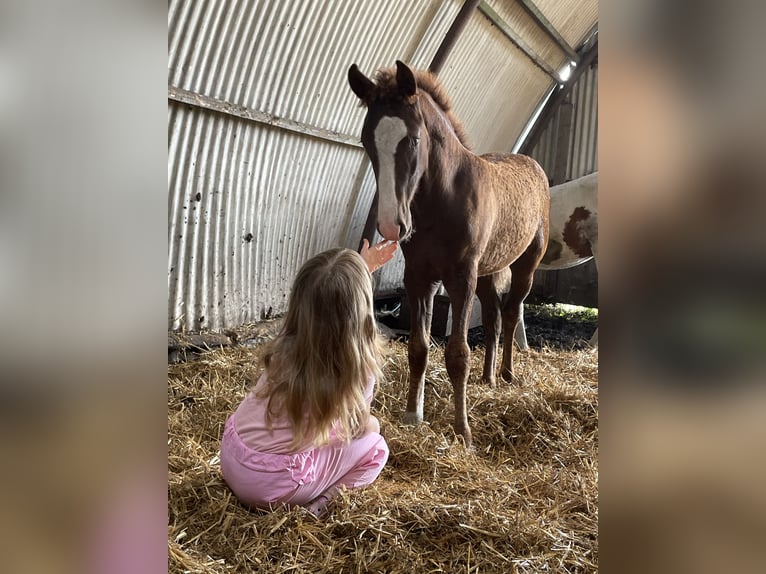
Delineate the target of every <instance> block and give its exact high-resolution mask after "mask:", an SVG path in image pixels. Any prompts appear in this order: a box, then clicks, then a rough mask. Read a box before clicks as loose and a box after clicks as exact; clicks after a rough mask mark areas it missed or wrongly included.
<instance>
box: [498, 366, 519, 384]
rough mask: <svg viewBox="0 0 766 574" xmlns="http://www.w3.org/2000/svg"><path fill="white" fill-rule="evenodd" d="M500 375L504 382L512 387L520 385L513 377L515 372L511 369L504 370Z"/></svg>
mask: <svg viewBox="0 0 766 574" xmlns="http://www.w3.org/2000/svg"><path fill="white" fill-rule="evenodd" d="M500 375H501V376H502V377H503V380H504V381H506V382H508V383H511V384H512V385H513V384H518V383H520V381H519V380H518V379H517V378H516V377H514V376H513V371H511V370H510V369H503V370H502V371H501V373H500Z"/></svg>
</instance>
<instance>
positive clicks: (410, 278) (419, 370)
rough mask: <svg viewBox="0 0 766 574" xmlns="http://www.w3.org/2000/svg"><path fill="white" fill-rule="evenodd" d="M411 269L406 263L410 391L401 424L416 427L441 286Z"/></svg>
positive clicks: (419, 415)
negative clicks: (432, 322)
mask: <svg viewBox="0 0 766 574" xmlns="http://www.w3.org/2000/svg"><path fill="white" fill-rule="evenodd" d="M409 270H410V266H409V265H407V264H406V263H405V270H404V286H405V288H406V289H407V299H408V301H409V304H410V339H409V343H408V344H407V355H408V359H409V364H410V390H409V393H408V395H407V410H406V411H405V413H404V416H403V417H402V422H404V424H408V425H413V424H419V423H421V422H423V400H424V397H423V395H424V393H425V374H426V365H427V364H428V343H429V341H430V340H431V318H432V316H433V307H434V294H435V293H436V290H437V289H438V287H439V283H438V282H431V281H429V280H427V279H424V278H422V277H420V276H418V274H417V273H412V272H410V271H409Z"/></svg>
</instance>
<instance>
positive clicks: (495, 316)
mask: <svg viewBox="0 0 766 574" xmlns="http://www.w3.org/2000/svg"><path fill="white" fill-rule="evenodd" d="M476 294H477V295H478V296H479V301H480V302H481V322H482V324H483V325H484V341H485V350H484V373H483V374H482V376H481V378H482V380H483V381H484V382H485V383H488V384H489V386H490V387H492V388H495V385H496V378H495V369H496V366H497V341H498V339H499V338H500V329H501V328H502V323H501V322H500V299H499V298H498V294H497V289H496V288H495V281H494V275H485V276H484V277H479V279H478V280H477V282H476Z"/></svg>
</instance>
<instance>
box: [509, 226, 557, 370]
mask: <svg viewBox="0 0 766 574" xmlns="http://www.w3.org/2000/svg"><path fill="white" fill-rule="evenodd" d="M547 231H548V230H547V227H543V226H540V228H539V229H538V230H537V233H535V236H534V237H533V238H532V242H531V243H530V244H529V247H527V249H526V251H524V253H522V254H521V257H519V258H518V259H517V260H516V261H514V262H513V263H511V273H512V277H513V279H512V280H511V291H510V292H509V293H508V295H507V296H506V298H505V300H504V301H503V309H502V313H503V331H504V332H505V333H506V336H505V337H503V362H502V367H501V370H500V374H501V375H502V377H503V379H505V380H506V381H508V382H514V376H513V336H509V335H508V333H513V332H514V329H516V326H517V324H518V323H519V319H520V318H521V316H522V314H523V313H524V299H526V298H527V295H529V292H530V291H531V290H532V281H533V280H534V277H535V269H536V268H537V265H538V264H539V263H540V258H541V257H542V256H543V252H544V251H545V246H546V244H547V243H548V235H547Z"/></svg>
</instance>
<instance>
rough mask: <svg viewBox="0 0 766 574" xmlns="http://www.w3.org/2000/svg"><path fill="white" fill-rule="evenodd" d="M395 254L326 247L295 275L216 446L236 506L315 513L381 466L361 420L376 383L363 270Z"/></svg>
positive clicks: (374, 438) (375, 441)
mask: <svg viewBox="0 0 766 574" xmlns="http://www.w3.org/2000/svg"><path fill="white" fill-rule="evenodd" d="M396 248H397V244H396V243H388V242H385V241H384V242H381V243H379V244H377V245H376V246H375V247H373V248H372V249H370V248H369V244H368V243H367V241H366V240H365V241H364V245H363V247H362V250H361V253H356V252H354V251H351V250H350V249H340V248H338V249H330V250H329V251H325V252H323V253H320V254H319V255H316V256H315V257H313V258H311V259H310V260H308V261H307V262H306V263H305V264H304V265H303V267H302V268H301V270H300V271H299V272H298V276H297V277H296V279H295V282H294V284H293V288H292V292H291V293H290V300H289V303H288V308H287V315H286V316H285V321H284V325H283V327H282V329H281V331H280V332H279V334H278V335H277V337H276V338H275V339H274V341H272V342H271V344H270V345H269V347H268V348H267V350H266V353H265V355H264V359H263V363H264V366H265V371H264V373H263V375H262V376H261V378H260V379H259V380H258V382H257V383H256V384H255V386H254V387H253V388H252V389H251V391H250V392H249V393H248V395H247V397H246V398H245V399H244V401H243V402H242V403H241V404H240V405H239V407H238V408H237V410H236V411H235V412H234V414H232V415H231V416H230V417H229V419H228V421H227V422H226V427H225V430H224V434H223V439H222V441H221V470H222V472H223V477H224V480H225V481H226V483H227V484H228V485H229V487H230V488H231V490H232V491H233V492H234V494H235V495H236V496H237V498H238V499H239V500H240V501H241V502H242V503H243V504H245V505H248V506H251V507H256V508H263V509H266V508H271V507H273V506H274V505H276V504H279V503H282V502H284V503H286V504H289V505H301V506H306V507H307V508H308V509H309V510H310V511H311V512H313V513H314V514H319V513H321V512H322V511H323V509H324V507H325V505H326V504H327V503H328V502H329V501H330V499H332V497H333V496H334V495H335V494H336V493H337V492H338V491H339V489H340V488H341V487H343V486H345V487H346V488H358V487H361V486H366V485H368V484H371V483H372V482H373V481H374V480H375V479H376V478H377V477H378V475H379V474H380V471H381V470H382V469H383V466H384V465H385V464H386V460H387V459H388V445H386V441H385V440H384V439H383V437H382V436H381V435H380V425H379V423H378V420H377V419H376V418H375V417H374V416H372V415H371V414H370V405H371V403H372V395H373V387H374V385H375V381H376V380H380V379H381V377H382V373H381V372H380V367H379V364H380V358H381V347H380V342H379V338H378V337H379V336H378V331H377V328H376V325H375V316H374V313H373V306H372V278H371V275H370V273H371V272H372V271H375V270H376V269H377V268H378V267H380V266H382V265H383V264H384V263H386V262H387V261H389V260H390V259H391V258H392V257H393V254H394V251H395V250H396Z"/></svg>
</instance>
